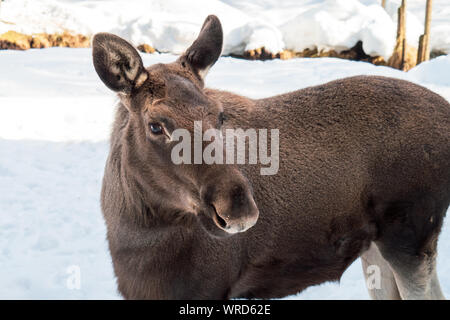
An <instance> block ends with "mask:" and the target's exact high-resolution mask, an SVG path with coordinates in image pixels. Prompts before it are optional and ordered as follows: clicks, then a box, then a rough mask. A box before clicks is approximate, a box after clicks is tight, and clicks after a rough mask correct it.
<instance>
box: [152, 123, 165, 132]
mask: <svg viewBox="0 0 450 320" xmlns="http://www.w3.org/2000/svg"><path fill="white" fill-rule="evenodd" d="M150 131H151V132H152V133H153V134H162V133H163V128H162V126H161V125H160V124H158V123H151V124H150Z"/></svg>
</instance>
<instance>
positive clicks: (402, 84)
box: [94, 17, 450, 299]
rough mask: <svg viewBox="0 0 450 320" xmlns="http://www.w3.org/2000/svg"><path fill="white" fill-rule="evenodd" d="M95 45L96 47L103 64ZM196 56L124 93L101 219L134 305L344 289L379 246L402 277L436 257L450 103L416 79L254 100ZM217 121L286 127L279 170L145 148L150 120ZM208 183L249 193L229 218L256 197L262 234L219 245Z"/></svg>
mask: <svg viewBox="0 0 450 320" xmlns="http://www.w3.org/2000/svg"><path fill="white" fill-rule="evenodd" d="M208 19H210V21H211V19H213V20H212V21H213V22H214V23H217V22H216V20H215V19H217V18H214V17H209V18H208ZM217 21H218V20H217ZM207 22H208V20H207ZM205 24H206V23H205ZM219 25H220V24H219ZM216 27H217V26H216ZM204 30H205V26H204V28H203V30H202V32H203V31H204ZM215 32H216V33H217V32H218V31H217V30H216V31H215ZM211 34H212V35H214V34H215V33H214V32H212V33H211ZM201 35H202V34H201ZM201 35H200V37H199V39H198V40H197V43H201V44H202V45H203V47H202V49H201V50H206V51H208V50H210V51H209V52H213V51H211V48H210V47H209V44H210V42H208V39H209V37H211V35H208V37H206V38H205V37H203V38H202V36H201ZM205 41H206V42H205ZM213 46H215V45H213ZM205 47H206V49H205ZM95 48H96V44H95V40H94V58H95V57H96V54H97V55H98V54H99V53H98V52H97V53H96V52H95ZM196 48H197V49H198V46H197V47H194V48H192V47H191V48H190V49H188V51H187V53H186V54H185V55H184V56H182V57H181V58H180V59H179V60H178V61H177V62H175V63H172V64H168V65H161V64H160V65H154V66H152V67H150V68H147V69H146V70H145V71H142V72H145V74H146V75H147V76H148V80H146V81H145V83H144V84H143V85H141V86H139V88H133V81H134V80H133V79H130V80H129V83H130V84H129V86H130V88H131V91H129V90H128V89H123V90H122V89H119V90H118V91H119V92H120V91H121V90H122V91H121V92H125V93H120V97H121V103H120V104H119V107H118V110H117V115H116V119H115V122H114V128H113V131H112V135H111V150H110V155H109V158H108V161H107V164H106V169H105V176H104V181H103V190H102V210H103V213H104V217H105V220H106V224H107V227H108V241H109V246H110V251H111V255H112V259H113V264H114V271H115V274H116V276H117V280H118V286H119V291H120V292H121V294H122V295H123V296H124V297H125V298H128V299H222V298H233V297H247V298H253V297H258V298H273V297H283V296H286V295H289V294H294V293H297V292H300V291H302V290H303V289H305V288H307V287H308V286H311V285H316V284H320V283H322V282H325V281H334V280H338V279H339V278H340V276H341V275H342V273H343V272H344V270H345V269H346V268H347V267H348V266H349V265H350V264H351V263H352V262H353V261H354V260H355V259H357V258H358V257H359V256H360V255H361V254H362V253H363V252H364V251H366V250H367V249H368V248H369V246H370V244H371V243H372V242H375V243H377V246H378V247H379V248H380V251H381V252H382V254H383V256H384V257H385V258H386V259H387V260H388V261H390V263H391V264H392V265H398V266H399V268H400V269H401V266H402V265H408V266H412V265H414V263H415V262H416V261H418V260H417V259H418V258H417V257H420V261H424V259H422V257H427V258H425V260H427V259H428V260H429V261H434V260H433V259H434V257H435V254H436V242H437V238H438V235H439V232H440V228H441V225H442V221H443V218H444V215H445V212H446V210H447V208H448V205H449V201H450V105H449V104H448V103H447V102H446V101H445V100H444V99H443V98H442V97H440V96H439V95H437V94H435V93H433V92H431V91H429V90H427V89H425V88H423V87H420V86H418V85H415V84H412V83H410V82H407V81H403V80H397V79H391V78H385V77H370V76H358V77H351V78H346V79H342V80H336V81H332V82H329V83H326V84H324V85H319V86H315V87H310V88H306V89H302V90H298V91H294V92H290V93H287V94H282V95H278V96H275V97H271V98H266V99H259V100H252V99H248V98H245V97H242V96H238V95H235V94H233V93H229V92H224V91H218V90H211V89H204V88H203V80H202V77H201V72H200V71H201V70H203V69H204V68H206V67H209V66H210V65H212V64H213V63H214V62H215V59H217V58H215V59H212V60H213V61H207V63H203V64H201V63H200V64H197V65H195V63H193V62H192V61H193V60H189V54H192V50H193V49H196ZM219 53H220V50H219ZM212 55H217V53H214V52H213V54H212ZM204 56H205V57H206V58H205V57H202V58H201V59H208V57H209V56H211V54H209V55H204ZM197 57H198V56H197ZM217 57H218V55H217ZM97 61H100V60H98V59H97ZM97 64H98V62H97ZM100 67H102V66H100ZM96 68H97V66H96ZM99 74H100V73H99ZM104 77H109V75H105V76H104ZM102 79H103V78H102ZM108 79H109V78H108ZM104 81H105V80H104ZM107 81H108V80H107ZM121 84H123V83H121ZM119 87H120V88H122V87H121V86H120V85H119ZM127 88H128V87H127ZM221 112H223V113H224V115H225V119H226V120H225V123H224V125H223V128H243V129H245V128H267V129H272V128H276V129H279V130H280V155H279V159H280V168H279V172H278V174H276V175H273V176H262V175H260V171H259V168H260V166H259V165H240V166H228V165H223V166H206V165H198V166H195V165H191V166H190V167H195V168H196V169H195V170H194V169H193V168H189V165H181V166H175V165H174V164H173V163H172V162H171V161H170V157H169V156H168V155H170V153H168V152H169V151H167V150H166V149H164V148H165V147H164V146H162V145H161V144H159V143H158V142H155V141H149V137H148V135H149V133H148V126H147V124H148V123H149V122H151V121H152V119H151V117H155V116H161V115H164V117H165V118H169V119H172V121H173V123H174V126H176V127H179V128H188V129H189V130H190V131H192V122H193V121H194V120H202V121H203V122H204V123H208V124H209V125H210V127H217V126H218V125H217V119H218V118H219V116H220V113H221ZM150 140H151V139H150ZM194 171H195V173H194ZM244 177H247V179H248V181H247V179H245V178H244ZM211 184H212V186H218V187H217V188H219V189H220V190H221V191H220V192H217V191H215V192H214V191H213V192H212V196H213V197H222V198H221V199H222V200H223V201H225V202H226V201H228V200H229V199H228V196H229V194H228V192H227V190H228V189H227V188H228V187H229V186H231V185H233V186H234V185H236V184H238V185H239V186H241V187H242V189H243V191H242V192H243V194H244V195H243V196H242V197H244V198H245V199H246V202H245V204H244V205H242V206H241V207H240V210H239V212H236V213H233V212H232V211H230V212H232V215H234V216H232V218H233V219H247V218H248V217H254V216H255V214H257V212H256V211H255V210H256V209H255V208H253V207H252V206H251V200H252V199H254V201H255V202H256V205H257V207H258V209H259V219H258V221H257V223H256V225H255V226H254V227H252V228H251V229H249V230H248V231H245V232H241V233H237V234H234V235H232V236H228V237H222V236H223V235H224V234H223V233H221V234H217V235H219V237H218V236H212V235H211V233H213V234H214V230H213V229H218V228H217V226H216V225H215V224H213V223H212V222H208V221H210V220H211V219H210V216H208V214H204V212H203V209H202V199H203V201H204V198H203V197H202V191H201V190H204V188H206V187H205V186H209V185H211ZM184 194H189V195H190V197H191V198H192V199H193V200H192V201H193V203H194V204H193V207H192V210H188V209H186V208H187V206H188V205H187V204H186V203H185V202H184V201H183V199H184V198H183V195H184ZM194 195H197V196H195V197H194ZM194 198H195V199H194ZM229 201H231V202H233V201H234V200H233V199H231V200H229ZM225 207H227V206H226V205H225ZM224 210H231V209H229V208H228V209H227V208H226V209H224ZM208 223H209V224H208ZM208 231H209V232H208ZM216 231H217V230H216ZM428 260H427V261H428ZM430 263H431V262H430ZM412 269H413V268H411V270H412Z"/></svg>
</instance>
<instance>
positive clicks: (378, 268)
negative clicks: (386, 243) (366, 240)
mask: <svg viewBox="0 0 450 320" xmlns="http://www.w3.org/2000/svg"><path fill="white" fill-rule="evenodd" d="M361 262H362V267H363V273H364V277H365V279H366V286H367V290H368V291H369V295H370V297H371V298H372V299H374V300H401V297H400V293H399V291H398V288H397V284H396V282H395V278H394V273H393V272H392V269H391V266H390V265H389V263H388V262H387V261H386V260H385V259H384V258H383V257H382V256H381V253H380V251H379V250H378V247H377V246H376V244H375V243H373V242H372V244H371V245H370V248H369V249H368V250H367V251H365V252H364V253H363V254H362V255H361Z"/></svg>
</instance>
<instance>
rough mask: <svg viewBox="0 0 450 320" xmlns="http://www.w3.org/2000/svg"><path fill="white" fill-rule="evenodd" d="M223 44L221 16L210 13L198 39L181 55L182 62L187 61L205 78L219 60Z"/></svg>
mask: <svg viewBox="0 0 450 320" xmlns="http://www.w3.org/2000/svg"><path fill="white" fill-rule="evenodd" d="M222 44H223V32H222V25H221V24H220V20H219V18H217V17H216V16H214V15H210V16H208V17H207V18H206V20H205V22H204V23H203V26H202V29H201V30H200V34H199V36H198V38H197V40H195V41H194V43H193V44H192V45H191V46H190V47H189V49H187V50H186V52H185V53H184V54H183V55H182V56H181V57H180V59H179V60H180V62H181V63H183V62H186V63H187V64H189V65H190V66H191V68H192V69H193V70H194V71H195V72H196V73H197V74H198V75H199V76H200V77H201V78H202V79H204V78H205V76H206V74H207V73H208V70H209V68H211V66H212V65H213V64H214V63H215V62H216V61H217V59H218V58H219V56H220V54H221V52H222Z"/></svg>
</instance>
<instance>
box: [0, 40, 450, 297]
mask: <svg viewBox="0 0 450 320" xmlns="http://www.w3.org/2000/svg"><path fill="white" fill-rule="evenodd" d="M142 57H143V60H144V63H145V64H146V65H151V64H154V63H159V62H162V63H167V62H170V61H173V60H175V59H176V56H174V55H171V54H153V55H149V54H142ZM0 70H2V72H1V73H0V217H1V218H0V234H1V236H0V270H1V272H0V299H120V296H119V295H118V294H117V292H116V284H115V279H114V274H113V270H112V266H111V258H110V255H109V252H108V248H107V243H106V240H105V234H106V229H105V225H104V222H103V218H102V214H101V211H100V206H99V197H100V188H101V179H102V175H103V168H104V164H105V161H106V157H107V153H108V142H107V140H108V135H109V132H110V128H111V123H112V119H113V115H114V101H115V97H114V94H112V93H111V92H110V91H109V90H108V89H106V87H105V86H104V85H103V84H102V83H101V81H100V80H99V79H98V77H97V75H96V74H95V71H94V68H93V65H92V62H91V50H90V49H67V48H51V49H44V50H34V49H33V50H29V51H26V52H17V51H0ZM356 74H373V75H386V76H391V77H397V78H402V79H407V80H410V81H414V82H416V83H420V84H423V85H425V86H427V87H428V88H430V89H432V90H434V91H436V92H437V93H440V94H441V95H442V96H444V97H445V98H446V99H447V100H449V101H450V83H449V77H448V75H449V74H450V56H443V57H439V58H438V59H433V60H431V61H428V62H426V63H423V64H421V65H419V66H417V67H416V68H414V69H412V70H411V71H409V72H408V73H404V72H401V71H398V70H394V69H391V68H387V67H378V66H374V65H371V64H368V63H363V62H352V61H347V60H340V59H331V58H321V59H291V60H287V61H281V60H272V61H266V62H262V61H245V60H240V59H233V58H229V57H224V58H221V59H220V60H219V62H218V63H217V64H216V66H214V67H213V68H212V69H211V71H210V74H209V75H208V77H207V85H208V86H209V87H214V88H220V89H225V90H230V91H234V92H237V93H240V94H243V95H247V96H250V97H254V98H259V97H266V96H270V95H273V94H277V93H282V92H286V91H290V90H295V89H299V88H304V87H307V86H311V85H316V84H320V83H324V82H327V81H330V80H333V79H337V78H342V77H347V76H351V75H356ZM237 80H239V81H237ZM449 221H450V220H448V219H447V220H446V222H445V226H444V230H443V232H442V235H441V238H440V242H439V256H438V274H439V277H440V280H441V284H442V287H443V291H444V293H445V294H446V295H447V297H449V296H450V250H448V248H449V246H450V222H449ZM72 266H78V267H79V268H80V272H81V287H80V289H79V290H77V289H69V287H70V286H68V283H67V282H68V280H69V279H70V276H71V274H70V272H69V271H70V268H71V267H72ZM367 298H368V294H367V292H366V289H365V285H364V280H363V276H362V271H361V264H360V261H359V260H357V261H355V263H353V264H352V265H351V267H350V268H349V269H348V270H347V271H346V272H345V273H344V275H343V277H342V280H341V282H340V284H337V283H327V284H323V285H320V286H316V287H311V288H308V289H307V290H306V291H304V292H303V293H301V294H300V295H297V296H291V297H288V299H367Z"/></svg>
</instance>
